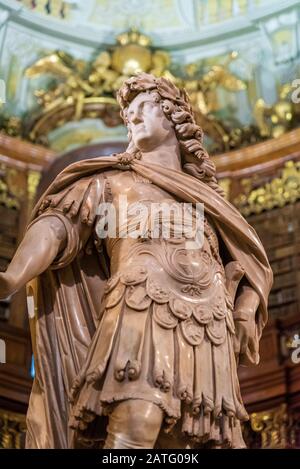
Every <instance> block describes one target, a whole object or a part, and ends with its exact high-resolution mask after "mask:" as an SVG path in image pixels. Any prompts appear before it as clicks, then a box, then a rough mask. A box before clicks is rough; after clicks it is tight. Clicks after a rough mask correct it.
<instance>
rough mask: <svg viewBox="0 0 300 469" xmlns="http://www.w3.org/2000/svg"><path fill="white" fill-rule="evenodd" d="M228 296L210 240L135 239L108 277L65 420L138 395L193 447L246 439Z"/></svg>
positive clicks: (75, 420) (84, 421) (82, 427)
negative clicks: (191, 244)
mask: <svg viewBox="0 0 300 469" xmlns="http://www.w3.org/2000/svg"><path fill="white" fill-rule="evenodd" d="M231 304H232V303H231V301H230V299H229V298H228V294H227V290H226V287H225V274H224V269H223V266H222V264H221V263H220V262H218V260H217V259H216V258H215V256H213V254H212V251H211V249H210V247H209V244H208V243H204V247H203V248H202V249H201V250H197V252H191V251H187V250H186V249H185V247H184V243H183V242H182V241H180V240H177V241H176V242H174V241H173V242H170V241H165V240H164V241H162V242H160V243H158V242H156V243H151V242H146V243H145V242H143V243H137V244H136V245H134V247H133V249H132V250H131V252H130V255H129V256H128V262H123V263H122V269H121V270H119V271H117V272H116V273H115V274H114V275H113V276H112V277H111V278H110V279H109V280H108V281H107V284H106V290H105V297H104V301H103V307H102V311H101V317H100V320H99V325H98V327H97V330H96V333H95V335H94V337H93V341H92V343H91V346H90V349H89V353H88V356H87V360H86V364H85V366H84V368H83V369H82V370H81V372H80V374H79V375H78V376H77V378H76V380H75V382H74V386H73V389H72V395H73V405H72V413H71V417H70V422H69V423H70V426H71V427H72V428H73V429H75V430H77V431H78V432H79V433H80V432H85V431H86V430H87V429H88V427H89V426H90V425H91V423H92V422H94V420H95V419H96V418H97V417H99V416H102V415H109V412H110V410H111V408H112V405H113V404H114V403H116V402H118V401H122V400H126V399H144V400H148V401H151V402H153V403H155V404H157V405H158V406H159V407H160V408H162V409H163V411H164V413H165V420H164V426H165V429H166V431H168V432H170V431H172V427H174V426H175V424H176V428H178V425H179V426H180V431H181V432H182V433H183V434H184V436H185V437H186V436H187V437H189V438H190V439H191V442H193V444H194V445H196V447H199V446H200V447H201V446H202V445H207V444H211V446H212V447H214V446H216V447H232V448H243V447H245V444H244V441H243V438H242V434H241V421H243V420H248V415H247V412H246V410H245V408H244V406H243V403H242V399H241V395H240V389H239V382H238V377H237V366H236V361H235V356H234V352H233V345H232V336H233V334H234V322H233V317H232V307H231V306H230V305H231Z"/></svg>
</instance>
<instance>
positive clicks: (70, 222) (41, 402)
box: [0, 73, 273, 449]
mask: <svg viewBox="0 0 300 469" xmlns="http://www.w3.org/2000/svg"><path fill="white" fill-rule="evenodd" d="M118 101H119V104H120V107H121V115H122V117H123V119H124V122H125V124H126V126H127V128H128V138H129V145H128V148H127V151H126V152H125V153H122V154H113V155H111V156H109V157H102V156H99V157H97V158H94V159H88V160H84V161H80V162H77V163H74V164H71V165H70V166H68V167H67V168H66V169H64V170H63V171H62V172H61V173H60V174H59V175H58V176H57V177H56V179H55V180H54V182H53V183H52V184H51V185H50V187H49V188H48V189H47V191H46V192H45V193H44V194H43V196H42V197H41V198H40V200H39V201H38V203H37V205H36V207H35V208H34V211H33V214H32V219H31V220H30V223H29V225H28V227H27V230H26V233H25V236H24V239H23V241H22V242H21V243H20V246H19V248H18V250H17V252H16V253H15V256H14V258H13V259H12V261H11V263H10V265H9V267H8V269H7V271H6V272H4V273H1V274H0V296H1V297H2V298H3V297H7V296H8V295H10V294H12V293H13V292H15V291H16V290H18V289H19V288H20V287H21V286H23V285H25V284H27V295H28V310H29V315H30V318H31V319H30V322H31V325H32V332H33V333H32V340H33V349H34V354H35V367H36V376H35V379H34V384H33V388H32V393H31V397H30V403H29V409H28V414H27V443H26V444H27V447H28V448H76V447H98V448H119V449H121V448H186V449H188V448H201V447H209V448H223V447H232V448H243V447H245V443H244V440H243V437H242V432H241V423H242V422H243V421H244V420H247V418H248V416H247V412H246V410H245V408H244V405H243V402H242V398H241V394H240V389H239V382H238V376H237V367H238V365H239V364H244V365H247V364H250V363H254V364H257V363H258V362H259V340H260V337H261V334H262V330H263V327H264V325H265V323H266V321H267V300H268V294H269V291H270V288H271V285H272V279H273V277H272V272H271V269H270V266H269V263H268V260H267V257H266V253H265V251H264V248H263V246H262V244H261V242H260V240H259V238H258V236H257V234H256V233H255V231H254V230H253V228H252V227H251V226H249V224H248V223H247V222H246V220H245V219H244V218H243V217H242V216H241V215H240V214H239V212H238V211H237V210H236V209H235V208H234V207H233V206H232V205H231V204H230V203H229V202H228V201H227V200H226V199H225V197H224V194H223V192H222V189H221V187H220V186H219V185H218V182H217V179H216V172H215V166H214V164H213V162H212V161H211V160H210V158H209V156H208V154H207V153H206V151H205V149H204V147H203V132H202V130H201V128H200V127H199V126H198V125H197V124H196V122H195V118H194V115H193V110H192V108H191V105H190V103H189V98H188V96H187V94H186V93H185V91H184V90H179V89H178V88H177V87H176V86H175V85H174V84H173V83H171V82H170V81H168V80H167V79H165V78H155V77H154V76H152V75H149V74H145V73H141V74H140V75H137V76H134V77H132V78H130V79H128V80H127V81H125V82H124V84H123V85H122V87H121V89H120V90H119V92H118ZM125 199H126V201H127V203H128V206H130V207H131V208H132V207H134V208H136V207H141V206H142V205H143V207H144V208H146V209H147V210H146V212H145V213H146V218H145V217H143V216H141V213H142V212H143V210H141V211H140V213H139V215H140V216H137V213H138V211H136V210H133V209H131V210H128V213H127V216H125V217H120V216H119V215H120V212H121V211H122V210H123V206H122V204H123V202H124V200H125ZM153 204H156V205H158V206H159V207H161V205H162V204H163V205H164V207H167V208H170V212H169V215H170V216H169V219H168V221H167V222H166V221H165V220H164V219H163V216H162V215H161V214H160V213H159V212H155V213H156V215H155V216H154V215H153V213H154V212H152V210H151V207H152V206H153ZM186 204H188V205H189V206H191V207H192V209H191V210H190V211H189V213H190V214H191V220H192V222H191V225H193V226H194V225H195V223H193V222H195V220H197V214H196V209H195V207H196V205H197V204H200V205H201V204H203V205H202V206H203V208H204V212H203V216H202V223H201V226H202V228H203V229H202V231H203V233H202V242H201V243H198V241H197V242H196V231H195V230H193V229H191V230H190V231H188V230H187V231H185V230H180V228H181V225H180V223H182V219H183V217H180V214H182V213H183V211H184V208H183V207H185V205H186ZM103 207H104V208H105V210H103ZM111 209H112V210H111ZM148 209H150V210H148ZM173 209H174V211H173ZM108 213H109V214H110V215H109V216H108ZM112 213H113V214H114V219H115V225H116V226H114V228H115V231H114V230H109V228H110V227H109V226H108V225H109V223H113V217H112V216H111V214H112ZM172 214H173V215H172ZM152 218H155V220H153V219H152ZM198 218H199V217H198ZM200 218H201V217H200ZM200 218H199V220H200ZM180 220H181V221H180ZM154 221H155V227H156V231H155V232H154V231H153V230H151V229H150V228H149V226H152V225H153V222H154ZM104 222H105V223H104ZM145 222H147V223H148V224H147V223H145ZM149 223H150V225H149ZM151 224H152V225H151ZM141 225H143V229H142V230H140V231H139V228H141ZM166 225H167V228H168V230H165V231H166V232H168V234H169V235H168V236H165V232H164V228H166ZM192 228H193V227H192ZM124 234H125V235H124Z"/></svg>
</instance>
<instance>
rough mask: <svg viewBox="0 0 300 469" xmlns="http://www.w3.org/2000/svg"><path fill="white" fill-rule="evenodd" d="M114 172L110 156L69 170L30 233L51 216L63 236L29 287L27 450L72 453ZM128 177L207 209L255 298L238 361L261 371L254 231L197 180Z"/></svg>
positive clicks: (263, 295) (266, 270)
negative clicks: (102, 223) (248, 341)
mask: <svg viewBox="0 0 300 469" xmlns="http://www.w3.org/2000/svg"><path fill="white" fill-rule="evenodd" d="M112 169H119V170H120V171H121V170H122V169H124V166H121V165H120V160H119V159H118V158H117V156H115V155H113V156H110V157H98V158H94V159H88V160H83V161H80V162H77V163H74V164H71V165H70V166H68V167H67V168H66V169H64V170H63V171H62V172H61V173H60V174H59V175H58V176H57V177H56V179H55V180H54V181H53V182H52V184H51V185H50V186H49V188H48V189H47V191H46V192H45V193H44V194H43V195H42V197H41V198H40V200H39V201H38V203H37V204H36V206H35V208H34V210H33V213H32V217H31V222H30V223H29V225H28V228H29V227H30V226H31V224H32V223H35V222H36V221H37V220H39V219H41V218H42V217H45V216H48V215H55V216H57V217H59V218H60V219H61V221H62V222H63V224H64V226H65V228H66V232H67V244H66V247H65V249H64V250H63V252H61V253H60V254H59V255H58V257H57V258H56V259H55V261H54V262H53V264H52V265H51V266H50V267H49V268H48V269H47V270H46V271H45V272H43V273H42V274H41V275H39V277H37V278H36V279H34V280H33V281H32V282H30V283H29V284H28V285H27V298H28V310H29V316H30V325H31V332H32V342H33V350H34V357H35V368H36V375H35V378H34V383H33V388H32V392H31V396H30V402H29V409H28V413H27V442H26V446H27V447H28V448H70V447H73V440H74V432H73V431H72V430H71V429H70V428H69V426H68V420H69V416H70V412H71V408H72V404H71V402H70V399H69V395H70V390H71V388H72V385H73V383H74V379H75V377H76V376H77V375H78V373H79V372H80V370H81V369H82V367H83V366H84V364H85V358H86V356H87V353H88V349H89V345H90V343H91V340H92V337H93V335H94V333H95V331H96V327H97V323H98V318H99V314H100V309H101V300H102V297H103V294H104V287H105V284H106V280H107V279H108V278H109V261H108V259H107V257H106V256H105V253H104V252H103V251H102V250H101V244H100V246H99V242H98V241H97V239H96V237H95V229H94V226H95V221H96V218H97V216H96V211H97V207H98V206H99V203H101V201H104V200H105V186H106V185H105V171H107V170H112ZM126 169H127V170H128V169H129V170H131V171H134V172H135V173H137V174H138V175H140V176H143V177H146V178H147V179H149V180H150V181H151V182H152V183H153V184H155V185H156V186H158V187H160V188H162V189H164V190H166V191H167V192H169V193H170V194H171V195H173V196H174V197H176V198H177V200H179V201H182V202H189V203H194V204H195V203H203V204H204V210H205V214H207V215H208V216H209V217H210V219H211V220H212V221H213V223H214V226H215V228H216V230H217V233H218V236H219V238H220V240H221V242H222V244H223V245H224V248H225V249H226V252H227V254H228V255H229V257H230V260H233V261H238V262H239V264H240V266H241V267H242V269H244V271H245V277H246V279H247V281H248V283H249V284H250V286H251V287H252V288H253V289H254V290H255V291H256V292H257V294H258V295H259V298H260V304H259V307H258V310H257V314H256V344H255V350H254V351H253V350H247V351H246V353H245V354H244V356H242V357H241V362H243V361H244V362H247V363H249V362H252V363H258V361H259V355H258V343H259V340H260V337H261V334H262V330H263V328H264V326H265V324H266V321H267V301H268V295H269V292H270V289H271V286H272V282H273V275H272V271H271V268H270V265H269V262H268V259H267V256H266V253H265V250H264V248H263V246H262V244H261V241H260V239H259V237H258V236H257V234H256V232H255V230H254V229H253V228H252V227H251V226H250V225H249V224H248V223H247V221H246V220H245V219H244V218H243V217H242V216H241V214H240V213H239V212H238V211H237V210H236V209H235V207H233V205H231V204H230V203H229V202H228V201H227V200H225V199H224V198H223V197H222V196H220V195H219V194H218V193H217V192H216V191H215V190H213V189H212V188H210V187H209V186H208V185H207V184H205V183H204V182H201V181H200V180H198V179H196V178H195V177H194V176H191V175H188V174H186V173H185V172H183V171H177V170H173V169H168V168H165V167H163V166H160V165H157V164H149V163H145V162H143V161H140V160H137V159H134V160H132V161H131V162H130V163H128V166H127V167H126ZM87 201H88V202H89V203H88V204H87ZM37 242H38V240H37Z"/></svg>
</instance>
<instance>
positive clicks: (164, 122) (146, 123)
mask: <svg viewBox="0 0 300 469" xmlns="http://www.w3.org/2000/svg"><path fill="white" fill-rule="evenodd" d="M127 119H128V128H129V129H130V131H131V134H132V140H133V143H134V145H135V146H136V147H137V148H138V149H139V150H140V151H142V152H147V151H152V150H154V149H155V148H156V147H158V146H160V145H161V144H163V143H164V142H165V141H166V140H167V139H168V138H169V137H170V136H171V135H173V136H175V131H174V128H173V124H172V122H170V121H169V120H168V119H167V117H166V116H165V114H164V112H163V110H162V109H161V107H160V104H159V103H156V102H155V101H154V96H153V95H151V94H150V93H140V94H138V95H137V96H136V97H135V98H134V99H133V100H132V102H131V103H130V105H129V106H128V110H127Z"/></svg>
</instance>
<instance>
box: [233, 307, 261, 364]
mask: <svg viewBox="0 0 300 469" xmlns="http://www.w3.org/2000/svg"><path fill="white" fill-rule="evenodd" d="M234 324H235V336H234V342H233V344H234V352H235V354H236V355H243V354H245V353H246V351H247V348H249V349H250V350H253V351H254V350H255V349H256V323H255V318H253V317H250V316H249V318H248V319H247V320H235V323H234Z"/></svg>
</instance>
